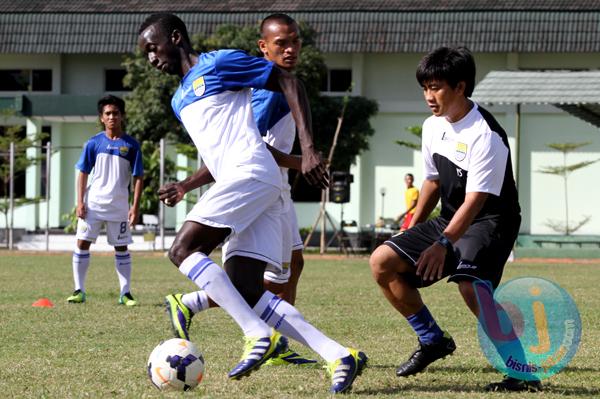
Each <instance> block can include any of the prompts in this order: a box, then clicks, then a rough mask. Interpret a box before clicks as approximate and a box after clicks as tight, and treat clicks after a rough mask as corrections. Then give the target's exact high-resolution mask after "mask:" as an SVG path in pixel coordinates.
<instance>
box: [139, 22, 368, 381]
mask: <svg viewBox="0 0 600 399" xmlns="http://www.w3.org/2000/svg"><path fill="white" fill-rule="evenodd" d="M138 34H139V37H138V44H139V47H140V49H141V50H142V51H143V52H144V53H145V54H146V56H147V58H148V61H149V62H150V64H152V66H153V67H155V68H157V69H159V70H160V71H162V72H166V73H169V74H173V75H177V76H179V77H180V78H181V84H180V86H179V88H178V89H177V91H176V92H175V94H174V96H173V99H172V101H171V106H172V108H173V111H174V112H175V115H176V116H177V117H178V119H179V120H180V121H181V122H182V123H183V125H184V126H185V128H186V130H187V131H188V133H189V134H190V136H191V138H192V140H193V141H194V144H195V145H196V147H197V149H198V153H199V154H200V156H201V157H202V159H203V161H204V162H205V165H206V171H205V172H202V173H208V174H209V175H210V176H211V177H212V178H214V180H215V184H214V185H213V186H212V187H211V188H210V189H209V190H208V191H207V192H206V193H205V194H204V195H203V196H202V197H201V198H200V200H199V201H198V203H197V204H196V205H195V206H194V208H193V209H192V211H191V212H190V213H189V214H188V216H187V218H186V221H185V223H184V224H183V226H182V227H181V229H180V230H179V231H178V233H177V236H176V237H175V241H174V243H173V245H172V247H171V249H170V250H169V258H170V260H171V261H172V262H173V263H174V264H175V265H176V266H177V267H178V268H179V271H180V272H181V273H183V274H184V275H185V276H186V277H188V278H189V279H190V280H192V281H193V282H194V283H195V284H196V285H197V286H198V287H200V289H201V290H202V291H203V292H205V293H206V296H207V300H206V301H205V302H208V298H210V300H211V301H213V302H214V303H215V304H218V305H219V306H220V307H221V308H223V309H224V310H225V311H226V312H227V313H228V314H229V315H230V316H231V317H232V318H233V319H234V320H235V321H236V322H237V324H238V325H239V326H240V327H241V328H242V330H243V332H244V335H245V336H246V347H245V350H244V354H243V355H242V359H241V360H240V362H239V363H238V364H237V365H236V366H235V367H234V368H233V369H232V370H231V371H230V372H229V378H232V379H239V378H241V377H242V376H245V375H248V374H249V373H250V372H252V371H253V370H255V369H257V368H258V367H260V366H261V365H262V364H263V363H264V362H265V361H266V360H268V359H269V358H270V357H272V356H274V355H277V354H278V353H280V352H281V351H282V350H283V349H284V348H285V341H286V340H285V339H283V338H282V337H281V336H280V334H279V333H276V332H272V331H271V328H269V326H270V327H273V328H275V329H277V330H278V331H281V333H283V334H284V335H285V336H287V337H291V338H294V339H296V340H297V341H299V342H301V343H304V344H306V345H308V346H310V347H311V348H312V349H314V350H315V351H316V352H318V353H319V354H321V355H322V356H323V357H324V358H325V359H326V360H327V361H328V362H329V363H330V365H329V370H330V371H331V375H332V385H331V388H330V390H331V392H333V393H338V392H344V391H347V390H348V389H350V387H351V386H352V383H353V381H354V379H355V378H356V376H357V375H358V374H360V372H361V370H362V369H363V368H364V367H365V366H366V361H367V359H366V355H364V353H362V352H359V351H357V350H355V349H352V348H345V347H343V346H341V345H340V344H338V343H337V342H335V341H333V340H331V339H330V338H328V337H326V336H325V335H324V334H322V333H321V332H320V331H319V330H317V329H316V328H315V327H313V326H312V325H310V324H309V323H308V322H307V321H306V320H305V319H304V317H303V316H302V315H301V314H300V313H299V312H298V310H297V309H296V308H295V307H294V306H292V305H291V304H289V303H287V302H286V301H284V300H282V299H280V298H279V297H278V296H276V295H274V294H272V293H270V292H269V291H267V290H265V288H264V286H263V275H264V271H265V267H266V264H267V263H269V264H271V265H273V266H275V267H281V256H282V244H281V211H282V202H283V201H282V198H281V190H282V178H281V177H282V176H281V172H280V170H279V168H278V166H277V164H276V161H275V159H274V156H273V155H271V153H270V152H269V150H268V149H267V146H266V144H265V142H264V141H263V140H262V138H261V136H260V133H259V132H258V129H257V128H256V123H255V122H254V118H253V115H252V106H251V89H252V88H266V89H269V90H273V91H278V92H283V93H284V95H285V98H286V101H287V103H288V104H289V106H290V108H291V109H292V113H293V114H294V117H295V118H296V125H297V127H298V129H299V130H305V131H304V132H303V133H301V134H300V137H301V147H302V170H303V172H304V173H305V175H308V176H309V177H312V179H313V180H314V181H315V182H316V183H318V182H319V181H322V180H325V181H326V169H325V168H324V166H323V164H322V162H321V159H320V156H319V155H318V154H317V153H316V152H315V151H314V148H312V145H311V144H312V143H307V142H304V143H302V137H308V136H312V134H311V133H310V130H311V124H310V122H311V120H310V108H309V107H308V102H307V97H306V92H305V90H304V88H303V86H302V84H301V83H300V82H299V81H298V80H297V78H296V77H294V76H293V75H292V74H290V73H289V72H287V71H285V70H282V69H280V68H278V67H277V66H275V65H274V63H273V62H270V61H267V60H265V59H264V58H259V57H252V56H249V55H247V54H245V53H244V52H242V51H239V50H219V51H213V52H208V53H202V54H197V53H196V52H195V51H194V50H193V49H192V46H191V43H190V39H189V36H188V34H187V28H186V27H185V24H184V23H183V21H181V19H179V18H178V17H176V16H175V15H172V14H165V13H163V14H154V15H151V16H150V17H148V18H147V19H146V20H145V21H144V23H143V24H142V25H141V26H140V29H139V31H138ZM200 172H201V171H198V172H197V173H196V174H195V175H198V174H199V173H200ZM186 180H187V179H186ZM199 180H201V179H200V178H198V176H195V177H193V178H192V179H191V180H188V181H187V183H190V181H196V182H197V181H199ZM172 188H174V189H175V191H178V190H179V189H182V190H183V189H184V188H183V187H172ZM167 191H169V193H170V190H167ZM169 193H166V197H165V192H164V191H163V192H162V193H161V194H160V198H161V200H164V201H165V202H169V203H170V198H171V196H170V194H169ZM225 240H229V242H232V241H245V242H250V243H253V244H254V245H255V249H256V250H255V251H253V254H252V255H253V256H252V257H251V256H248V255H249V254H248V253H246V254H243V255H234V256H232V257H231V258H229V259H227V260H226V262H225V264H224V269H225V272H224V271H223V270H222V269H221V268H220V267H219V266H217V265H216V264H215V263H214V262H213V261H212V260H211V259H210V258H209V255H210V253H211V252H212V251H213V250H214V248H216V246H217V245H219V244H220V243H222V242H224V241H225ZM244 249H245V250H246V251H247V252H248V248H247V247H245V248H244ZM244 255H245V256H244ZM166 299H167V309H168V312H169V315H170V318H171V322H172V325H173V327H174V332H175V334H176V335H178V336H179V337H181V338H187V336H188V332H187V329H188V328H189V324H190V322H191V316H192V314H191V310H190V309H189V308H188V307H187V306H186V305H185V304H184V303H183V302H182V295H181V294H177V295H170V296H167V298H166ZM203 305H207V306H208V305H209V304H208V303H205V304H203Z"/></svg>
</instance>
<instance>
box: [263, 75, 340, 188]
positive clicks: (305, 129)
mask: <svg viewBox="0 0 600 399" xmlns="http://www.w3.org/2000/svg"><path fill="white" fill-rule="evenodd" d="M265 88H266V89H268V90H273V91H281V92H283V94H284V96H285V99H286V101H287V103H288V105H289V107H290V110H291V111H292V115H293V117H294V121H295V122H296V128H297V130H298V138H299V139H300V149H301V151H302V174H303V175H304V177H306V180H308V182H309V183H310V184H312V185H314V186H317V187H321V188H326V187H327V186H328V185H329V176H328V173H327V168H326V167H325V164H324V163H323V160H322V159H321V156H320V155H319V153H318V152H317V151H316V150H315V147H314V143H313V139H312V137H313V136H312V119H311V114H310V106H309V103H308V96H307V94H306V90H305V89H304V85H303V84H302V82H301V81H300V80H298V78H296V77H295V76H294V75H293V74H291V73H289V72H287V71H285V70H283V69H281V68H279V67H276V66H275V67H273V72H272V73H271V76H269V81H268V82H267V85H266V87H265Z"/></svg>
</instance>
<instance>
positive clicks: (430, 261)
mask: <svg viewBox="0 0 600 399" xmlns="http://www.w3.org/2000/svg"><path fill="white" fill-rule="evenodd" d="M487 197H488V193H478V192H472V193H467V194H466V195H465V202H463V204H462V205H461V206H460V208H458V210H457V211H456V213H455V214H454V216H453V217H452V219H451V220H450V223H448V226H447V227H446V229H445V230H444V236H445V237H446V238H447V239H448V240H449V241H450V242H451V243H455V242H456V241H458V240H459V239H460V237H462V235H463V234H465V232H466V231H467V228H468V227H469V226H470V225H471V224H472V223H473V220H475V216H477V214H478V213H479V211H481V208H482V207H483V204H484V203H485V201H486V199H487ZM447 251H448V250H447V248H446V247H445V246H443V245H441V244H440V243H439V242H437V241H436V242H435V243H433V245H432V246H430V247H429V248H427V249H426V250H425V251H423V252H422V253H421V256H420V257H419V259H418V260H417V263H416V265H417V275H420V276H422V277H423V280H439V279H441V278H442V273H443V271H444V259H445V257H446V253H447Z"/></svg>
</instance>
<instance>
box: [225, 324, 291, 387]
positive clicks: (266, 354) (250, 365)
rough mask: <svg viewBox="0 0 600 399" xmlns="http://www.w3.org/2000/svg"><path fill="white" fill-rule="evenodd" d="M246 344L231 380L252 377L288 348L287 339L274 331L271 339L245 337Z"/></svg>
mask: <svg viewBox="0 0 600 399" xmlns="http://www.w3.org/2000/svg"><path fill="white" fill-rule="evenodd" d="M244 339H245V341H246V344H245V347H244V354H243V355H242V358H241V360H240V362H239V363H238V364H237V365H236V366H235V367H234V368H233V369H232V370H231V371H230V372H229V374H228V376H229V378H231V379H233V380H238V379H240V378H242V377H245V376H248V375H250V373H252V372H253V371H254V370H258V368H259V367H260V366H261V365H262V364H263V363H264V362H266V361H267V360H269V359H270V358H272V357H273V356H277V355H278V354H279V353H281V352H282V351H284V350H285V349H286V348H287V345H288V344H287V338H285V337H282V336H281V334H279V333H278V332H277V331H273V334H271V336H270V337H262V338H250V337H244Z"/></svg>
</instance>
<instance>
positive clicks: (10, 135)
mask: <svg viewBox="0 0 600 399" xmlns="http://www.w3.org/2000/svg"><path fill="white" fill-rule="evenodd" d="M14 114H15V112H14V110H7V109H3V110H0V118H2V119H3V121H4V123H3V125H7V122H8V119H9V118H10V117H12V116H14ZM45 136H46V134H45V133H38V134H36V135H35V136H26V135H25V134H24V129H23V126H5V127H4V130H3V133H2V134H1V135H0V155H1V158H0V184H2V193H3V195H2V198H0V213H2V214H3V215H4V228H5V237H8V232H9V219H8V213H9V210H10V209H9V208H10V198H9V196H10V192H9V184H10V180H11V179H14V178H15V177H17V176H19V175H22V174H24V173H25V171H26V170H27V168H28V167H30V166H33V165H36V164H37V163H39V162H40V161H41V160H42V159H43V158H42V157H33V158H32V157H29V156H27V154H26V150H27V148H30V147H32V146H39V145H41V142H42V139H43V138H44V137H45ZM10 143H14V148H15V154H14V168H13V173H14V176H11V175H10V161H9V151H10ZM39 201H40V198H25V197H18V198H15V199H14V206H15V207H19V206H23V205H27V204H33V203H36V202H39ZM6 245H7V246H8V240H6Z"/></svg>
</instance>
